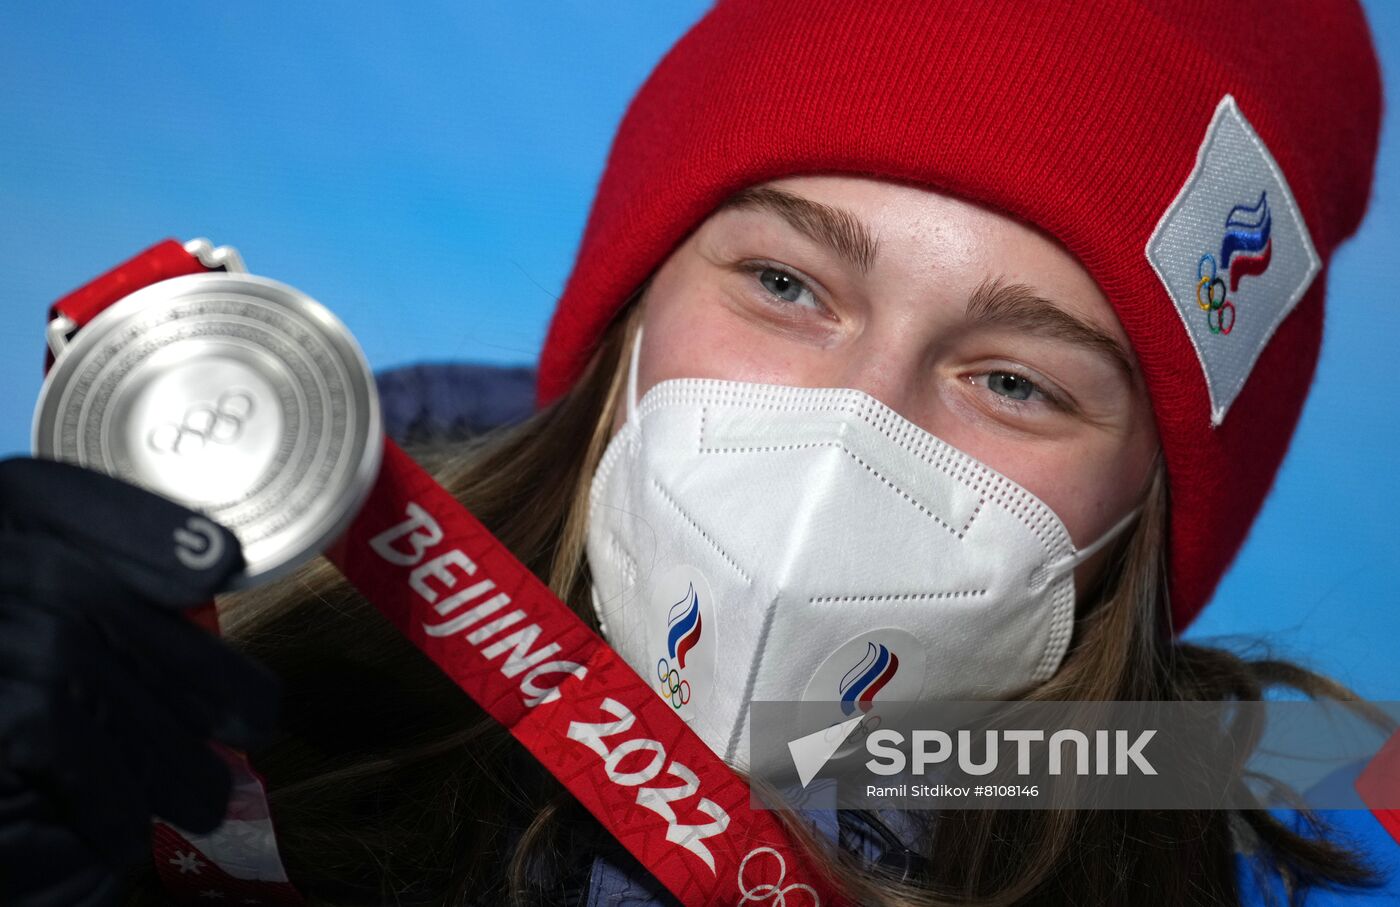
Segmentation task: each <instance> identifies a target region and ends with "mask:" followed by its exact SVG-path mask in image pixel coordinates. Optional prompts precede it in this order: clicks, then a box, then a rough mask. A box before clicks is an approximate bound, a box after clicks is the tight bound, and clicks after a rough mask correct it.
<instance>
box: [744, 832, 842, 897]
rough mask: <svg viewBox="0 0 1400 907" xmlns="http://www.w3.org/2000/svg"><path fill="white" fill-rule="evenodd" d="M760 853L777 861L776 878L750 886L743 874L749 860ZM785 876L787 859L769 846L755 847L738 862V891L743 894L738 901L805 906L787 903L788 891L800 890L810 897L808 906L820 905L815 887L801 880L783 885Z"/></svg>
mask: <svg viewBox="0 0 1400 907" xmlns="http://www.w3.org/2000/svg"><path fill="white" fill-rule="evenodd" d="M760 854H767V855H770V856H772V857H773V859H775V860H777V861H778V878H777V879H776V880H775V881H773V882H763V883H761V884H758V885H753V886H750V885H749V884H748V879H747V878H746V876H745V870H747V869H748V866H749V861H750V860H752V859H753V858H754V857H756V856H759V855H760ZM786 878H787V861H786V860H784V859H783V855H782V854H780V853H778V852H777V851H776V850H774V849H773V848H771V847H755V848H754V849H753V850H751V851H749V852H748V853H747V854H746V855H745V856H744V860H743V862H742V863H740V864H739V878H738V883H739V893H740V894H741V895H743V897H742V898H740V899H739V903H740V904H761V903H765V902H769V903H770V904H771V907H807V905H805V904H803V905H799V904H796V903H794V904H791V905H789V904H788V899H787V896H788V892H790V891H801V892H804V893H805V894H806V895H807V897H809V898H811V901H810V907H821V903H822V899H821V898H820V897H818V896H817V892H816V889H814V888H813V887H812V886H811V885H805V884H803V883H801V882H793V883H792V884H791V885H786V886H784V885H783V880H784V879H786Z"/></svg>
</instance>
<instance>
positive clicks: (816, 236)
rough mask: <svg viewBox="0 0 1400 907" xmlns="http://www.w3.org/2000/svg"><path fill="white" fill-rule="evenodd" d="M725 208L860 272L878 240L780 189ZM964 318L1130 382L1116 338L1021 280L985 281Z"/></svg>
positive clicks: (858, 224) (830, 210)
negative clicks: (1094, 360)
mask: <svg viewBox="0 0 1400 907" xmlns="http://www.w3.org/2000/svg"><path fill="white" fill-rule="evenodd" d="M727 208H745V209H749V210H755V211H766V212H769V213H771V214H775V215H777V216H779V217H781V218H782V219H783V220H785V221H787V223H788V224H789V225H790V226H791V227H792V228H793V229H795V230H797V231H798V232H800V233H802V234H803V235H805V236H806V237H807V238H808V239H811V240H812V241H813V242H816V243H819V244H820V245H823V246H826V247H827V248H829V249H831V250H832V251H833V252H835V253H836V254H837V255H840V256H841V257H842V258H845V259H846V260H847V261H849V262H850V263H851V264H853V265H855V266H856V267H857V268H859V269H860V271H861V273H862V274H865V273H868V272H869V270H870V268H871V267H872V266H873V265H874V264H875V257H876V255H878V254H879V243H878V241H877V240H876V239H875V237H874V236H873V235H871V233H870V231H869V229H868V228H867V227H866V226H865V224H864V223H863V222H862V221H861V220H860V218H858V217H855V216H854V215H852V214H851V213H850V212H848V211H843V210H841V209H840V208H834V207H832V206H830V205H824V204H822V203H821V202H816V201H813V200H811V199H809V198H803V197H802V196H800V195H795V194H793V193H791V192H785V191H784V190H782V189H776V188H774V187H772V186H750V187H748V188H746V189H742V190H740V191H739V192H736V193H735V194H734V195H731V196H730V197H729V198H727V199H725V201H724V202H723V203H722V204H721V205H720V206H719V210H721V211H723V210H725V209H727ZM966 316H967V318H968V319H969V320H971V321H975V322H978V323H980V324H986V325H999V326H1002V327H1011V328H1015V329H1017V330H1020V331H1024V332H1026V333H1030V334H1038V335H1040V336H1042V337H1049V338H1051V339H1053V340H1061V341H1064V342H1067V343H1072V344H1074V345H1076V346H1081V347H1084V348H1086V349H1088V350H1089V351H1090V352H1092V353H1094V354H1095V355H1098V356H1103V357H1106V358H1108V359H1109V360H1110V361H1112V363H1113V364H1114V365H1115V366H1116V367H1117V368H1118V369H1119V370H1120V371H1121V372H1122V373H1123V376H1124V378H1126V379H1127V380H1128V383H1129V384H1131V383H1133V365H1132V359H1130V358H1129V357H1128V354H1127V353H1126V352H1124V350H1123V347H1122V346H1121V345H1120V344H1119V343H1118V341H1117V340H1115V339H1114V338H1113V337H1112V336H1110V335H1109V334H1106V333H1104V332H1103V331H1101V330H1100V329H1099V328H1097V327H1095V326H1093V325H1092V324H1089V323H1088V322H1086V321H1082V320H1080V319H1079V318H1076V317H1075V316H1074V315H1071V314H1070V313H1069V312H1068V311H1067V310H1065V309H1064V308H1062V307H1060V306H1058V305H1056V304H1055V303H1053V302H1051V301H1050V300H1048V299H1046V298H1044V297H1042V296H1040V295H1038V294H1037V293H1036V292H1035V291H1034V290H1032V289H1031V288H1030V287H1028V286H1026V285H1025V284H1019V283H1014V284H1004V283H1002V282H1001V281H1000V280H987V281H984V282H983V283H982V285H981V286H979V287H978V288H977V290H976V291H975V292H974V293H973V294H972V297H971V298H970V299H969V300H968V303H967V310H966Z"/></svg>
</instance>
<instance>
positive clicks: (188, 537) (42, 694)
mask: <svg viewBox="0 0 1400 907" xmlns="http://www.w3.org/2000/svg"><path fill="white" fill-rule="evenodd" d="M242 567H243V554H242V551H241V548H240V546H239V543H238V539H237V537H235V536H234V535H233V533H231V532H229V531H228V530H227V529H225V528H224V527H222V526H219V525H218V524H216V523H214V522H213V521H211V520H209V519H207V518H205V517H203V516H202V515H200V514H198V513H197V512H195V511H193V510H189V509H187V508H185V507H183V506H181V505H179V504H176V503H175V502H173V501H171V500H169V499H167V498H164V497H161V496H159V495H156V494H153V493H151V492H148V491H146V490H144V489H141V488H138V487H137V486H135V485H132V484H129V483H127V482H123V481H120V480H118V479H115V478H112V477H110V476H107V475H104V474H101V473H98V472H95V471H93V470H89V469H83V468H80V467H77V466H72V465H69V464H66V463H60V462H56V461H52V460H40V459H32V458H28V457H15V458H11V459H7V460H3V461H0V903H2V904H5V905H8V907H40V905H43V907H49V905H55V907H56V905H60V904H61V905H64V907H73V905H82V907H94V905H108V904H113V903H115V902H116V900H117V898H118V896H119V895H120V893H121V892H120V891H119V880H120V878H121V876H122V875H123V874H124V873H125V871H126V870H128V869H130V868H131V867H132V866H134V865H136V864H139V863H141V862H142V861H148V860H150V859H151V850H150V846H151V817H152V816H153V815H155V816H160V817H161V818H164V819H168V820H169V821H171V822H172V823H174V824H175V825H178V826H180V827H181V828H184V829H187V830H190V831H195V832H207V831H210V830H212V829H213V828H215V827H217V826H218V825H219V823H220V822H221V821H222V819H223V816H224V808H225V806H226V805H227V803H228V798H229V794H230V788H231V784H232V782H231V779H230V775H229V770H228V767H227V766H226V765H225V764H224V762H223V761H222V760H221V759H220V758H219V757H218V756H217V755H216V754H215V753H214V752H213V751H212V750H211V749H210V748H209V746H208V744H207V742H206V741H207V740H208V739H209V738H211V737H212V738H217V739H218V740H222V741H224V742H225V743H228V744H229V745H231V746H234V747H238V748H242V749H248V748H252V747H256V746H258V745H260V744H261V743H262V742H264V741H265V740H266V739H267V737H268V736H270V734H271V732H272V728H273V724H274V721H275V717H276V707H277V699H278V695H279V692H280V688H279V684H278V681H277V678H276V676H275V675H274V674H272V673H271V672H270V671H268V670H267V669H266V668H263V667H262V666H260V665H258V664H256V663H255V662H253V661H251V660H250V659H248V658H247V657H246V656H243V655H241V654H240V653H238V652H236V651H234V650H233V649H232V648H230V647H229V646H228V644H227V643H225V642H223V641H221V640H219V639H217V638H216V637H214V636H213V635H212V634H210V633H208V632H206V631H204V630H202V629H200V628H199V627H197V626H195V625H194V624H193V623H191V622H190V621H189V620H188V619H187V618H186V617H184V616H183V615H182V614H181V611H182V610H184V609H187V608H188V607H190V606H193V605H197V604H200V603H201V602H204V601H207V600H208V599H209V598H210V597H211V596H212V595H213V594H214V593H215V592H218V591H221V590H222V589H223V588H224V586H225V585H226V583H227V582H228V580H229V578H230V577H232V576H233V575H234V574H236V573H237V572H238V571H239V570H241V569H242Z"/></svg>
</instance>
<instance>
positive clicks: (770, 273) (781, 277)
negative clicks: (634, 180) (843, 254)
mask: <svg viewBox="0 0 1400 907" xmlns="http://www.w3.org/2000/svg"><path fill="white" fill-rule="evenodd" d="M753 270H754V271H755V272H757V274H758V282H759V283H760V284H762V285H763V288H764V289H765V290H767V291H768V292H769V293H771V294H773V295H774V296H776V297H778V298H779V299H781V300H782V301H783V302H787V303H791V304H793V305H802V306H805V307H808V308H814V309H815V308H820V304H819V303H818V302H817V297H816V296H815V295H813V293H812V291H811V290H810V289H808V288H807V285H806V284H804V283H803V282H802V281H800V280H798V279H797V278H796V277H793V276H792V275H791V274H789V273H788V272H786V271H784V270H781V269H779V268H772V267H766V266H762V265H760V266H757V267H755V268H754V269H753ZM804 295H805V296H806V297H807V301H806V302H800V301H799V300H801V299H802V297H803V296H804Z"/></svg>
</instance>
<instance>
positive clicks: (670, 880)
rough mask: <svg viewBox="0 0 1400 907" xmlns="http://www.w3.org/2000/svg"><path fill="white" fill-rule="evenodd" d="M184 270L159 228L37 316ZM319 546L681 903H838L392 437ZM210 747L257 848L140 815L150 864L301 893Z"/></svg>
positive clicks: (247, 797)
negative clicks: (152, 823) (371, 479)
mask: <svg viewBox="0 0 1400 907" xmlns="http://www.w3.org/2000/svg"><path fill="white" fill-rule="evenodd" d="M172 247H173V249H172ZM176 251H178V253H179V255H183V256H184V257H185V258H187V259H189V261H188V262H186V261H183V260H181V259H180V258H179V255H176V254H174V253H175V252H176ZM190 262H193V267H190ZM182 268H189V270H181V269H182ZM202 269H203V266H202V265H200V264H199V262H198V260H197V259H194V258H193V256H190V255H189V254H188V253H186V252H185V250H184V249H183V247H181V246H180V245H179V244H178V243H176V242H174V241H173V240H169V241H166V242H164V243H161V244H159V245H157V246H154V247H152V248H151V249H148V250H147V251H146V252H144V253H142V254H141V255H138V256H136V258H134V259H132V260H131V261H129V262H127V263H126V264H125V265H122V266H121V267H119V268H117V269H115V270H113V271H111V272H109V273H108V274H105V275H103V276H102V277H101V278H98V280H97V281H94V282H93V283H92V284H89V285H88V286H87V287H84V288H83V289H81V290H79V291H77V292H75V293H73V294H70V295H69V296H68V297H65V298H64V299H63V300H60V301H59V302H58V303H57V304H55V306H54V313H56V314H63V315H67V316H68V317H70V318H73V319H74V321H75V322H78V323H79V324H81V323H85V322H86V320H87V319H89V318H91V317H92V316H93V315H95V314H96V313H97V312H98V311H100V310H101V309H102V308H105V307H106V305H109V304H111V303H112V302H115V301H116V299H118V298H120V297H121V296H124V295H126V294H128V293H131V292H133V291H134V290H136V289H138V288H139V287H140V286H142V285H144V283H143V282H142V281H145V282H153V281H155V280H162V279H165V278H166V277H171V276H177V275H179V274H185V273H193V272H195V271H198V270H202ZM80 316H82V317H80ZM325 554H326V557H327V558H328V559H329V560H330V561H331V562H332V563H333V564H335V566H336V567H337V568H338V569H339V570H340V571H341V573H343V574H344V575H345V577H346V578H347V579H348V580H349V581H350V582H351V583H352V584H353V585H354V586H355V587H356V589H358V590H359V591H360V593H361V594H363V595H364V596H365V597H366V598H367V599H368V600H369V601H371V602H372V603H373V604H374V605H375V606H376V607H377V608H378V609H379V610H380V611H381V612H382V613H383V614H384V615H385V616H386V617H387V618H388V619H389V620H390V621H391V622H392V623H393V624H394V626H396V627H397V628H398V629H399V631H400V632H402V633H403V634H404V635H405V636H407V637H408V638H409V639H410V640H411V641H412V642H413V643H414V644H415V645H417V646H418V647H419V648H420V649H421V650H422V651H423V652H424V654H426V655H427V656H428V657H429V658H431V659H432V660H433V661H434V662H435V663H436V664H437V665H438V667H439V668H441V669H442V670H443V672H444V673H446V674H447V675H448V676H449V677H450V678H451V679H452V680H453V681H454V682H455V683H456V684H457V685H458V686H459V687H461V688H462V690H464V691H465V692H466V693H467V694H468V695H470V696H471V697H472V698H473V699H474V700H475V701H476V702H477V703H478V704H479V705H480V706H481V707H482V708H483V709H484V710H485V711H486V712H488V713H489V714H490V715H491V716H492V718H494V719H495V720H496V721H498V722H500V723H501V724H502V725H504V726H505V727H506V728H507V729H508V730H509V731H510V733H511V734H512V735H513V736H514V737H515V738H516V739H517V740H519V741H520V742H521V743H522V744H524V746H525V747H526V748H527V749H528V750H529V751H530V752H531V753H532V754H533V755H534V756H535V758H536V759H538V760H539V761H540V763H541V764H542V765H543V766H544V767H545V768H547V769H548V770H549V771H550V773H551V774H553V775H554V777H555V778H557V779H558V780H559V781H560V783H561V784H563V785H564V786H565V787H566V788H568V789H569V791H570V792H571V793H572V794H573V795H574V796H575V797H576V798H577V799H578V800H579V802H581V803H582V804H583V805H584V806H585V807H587V808H588V810H589V811H590V812H592V813H593V815H594V816H595V817H597V819H598V820H599V821H600V822H601V823H602V824H603V826H604V827H605V828H607V830H608V831H609V833H611V834H612V835H613V836H614V837H615V838H616V839H617V840H618V841H619V842H620V843H621V844H622V845H623V846H624V847H626V848H627V849H628V850H629V851H631V853H632V854H633V855H634V856H636V857H637V859H638V860H639V861H641V863H642V865H644V866H645V867H646V868H647V870H648V871H649V872H651V874H652V875H653V876H655V877H656V879H657V880H658V881H660V882H661V883H662V884H663V885H665V886H666V888H667V889H669V890H670V891H671V892H672V893H673V894H674V895H675V896H676V897H677V898H678V899H679V900H680V901H681V902H682V903H684V904H687V905H700V904H725V905H733V904H741V903H755V904H763V903H772V904H775V905H776V904H786V905H789V907H808V905H812V907H819V905H834V904H838V903H842V902H843V901H842V900H841V899H840V898H839V896H838V895H837V893H836V892H835V890H834V889H833V888H832V882H831V881H830V880H829V879H828V878H827V877H826V876H825V875H824V874H823V873H822V872H820V871H819V870H818V868H817V867H815V866H814V865H812V863H811V861H809V860H808V858H807V857H806V855H805V854H804V853H802V852H801V851H800V850H799V849H798V848H796V847H795V846H794V845H793V844H792V842H791V841H790V839H789V838H788V836H787V834H786V831H785V830H784V828H783V827H782V825H781V824H780V823H779V822H778V821H777V819H776V818H775V817H774V815H773V814H772V813H769V812H765V811H761V810H755V809H753V808H752V807H751V806H750V805H749V789H748V785H747V784H746V783H745V782H744V780H743V779H741V778H740V777H739V776H737V775H736V774H735V773H734V772H733V771H732V770H731V769H730V768H729V767H728V766H727V765H725V764H724V762H723V761H722V760H721V759H720V758H719V757H718V756H716V755H715V754H714V753H713V752H712V751H711V750H710V749H709V747H707V746H706V745H705V744H704V742H703V741H701V740H700V738H699V737H698V736H696V734H695V733H694V732H693V731H692V730H691V729H690V727H689V726H688V725H687V724H686V723H685V721H684V720H683V719H682V718H681V717H680V716H679V715H677V714H676V712H675V711H674V710H673V709H671V708H670V707H669V706H668V705H667V704H666V703H665V702H664V701H663V700H662V699H661V698H660V697H659V696H658V695H657V693H656V692H655V691H653V690H652V689H651V687H650V686H649V685H648V684H647V683H646V682H645V681H644V680H643V679H642V678H641V677H640V676H638V675H637V673H636V672H634V671H633V670H632V668H631V667H629V666H628V665H627V663H626V662H624V661H623V660H622V658H621V657H620V656H619V655H618V654H617V653H616V652H615V651H614V650H613V649H612V648H611V647H610V646H608V645H607V643H606V642H604V641H603V639H602V638H601V637H599V636H598V635H597V634H596V633H594V632H593V631H592V630H591V629H589V627H588V626H587V625H586V624H584V622H583V621H582V620H581V619H580V618H579V617H578V615H577V614H575V613H574V612H573V611H572V610H571V609H570V608H569V607H568V606H567V605H565V604H564V603H563V602H562V601H560V600H559V599H558V598H557V597H556V596H555V595H554V594H553V593H552V592H551V591H550V590H549V588H548V587H547V586H546V585H545V584H544V583H543V582H542V581H540V579H539V578H537V577H536V576H535V575H534V574H532V573H531V572H530V571H529V570H528V569H526V567H525V566H524V565H523V564H522V563H520V561H518V560H517V559H516V558H515V556H514V555H512V554H511V553H510V551H509V550H508V549H507V548H506V547H505V545H504V544H502V543H501V542H500V541H499V540H498V539H497V538H496V537H495V536H494V535H492V533H491V532H490V530H488V529H487V528H486V527H485V526H484V525H482V524H481V522H480V521H478V520H477V519H476V518H475V517H474V516H472V515H471V514H470V513H469V512H468V511H467V510H466V508H464V507H463V506H462V505H461V504H460V503H459V502H458V501H457V500H456V499H455V498H454V497H453V496H452V495H451V494H450V493H448V492H447V491H446V490H445V489H443V488H442V486H441V485H439V484H438V483H437V481H436V480H434V479H433V477H432V476H430V475H429V474H428V473H427V472H426V471H424V470H423V469H422V467H420V466H419V465H418V464H417V463H415V462H414V461H413V459H412V458H411V457H409V456H408V455H407V454H406V453H404V452H403V450H401V449H400V448H399V447H398V445H397V444H395V443H394V442H393V441H392V440H390V439H388V438H385V439H384V459H383V465H382V467H381V469H380V472H379V475H378V477H377V478H376V480H375V483H374V485H373V487H372V488H371V490H370V493H369V497H368V499H367V500H366V502H365V504H364V506H363V507H362V508H361V510H360V511H359V513H358V514H357V515H356V516H355V519H354V521H353V522H352V523H351V525H350V527H349V529H347V530H346V532H345V533H344V534H342V535H341V537H340V538H338V539H337V540H336V541H335V542H333V543H332V544H331V546H330V547H329V548H328V549H327V551H326V552H325ZM206 613H207V612H206ZM226 757H227V758H229V760H230V764H231V765H233V766H234V767H235V790H236V795H235V803H234V805H233V807H231V813H232V812H233V811H234V810H235V809H236V810H237V811H239V812H240V813H241V818H239V819H237V821H239V822H242V823H243V826H244V827H243V828H242V829H241V830H242V831H244V832H245V835H244V837H245V838H250V839H253V840H254V842H255V843H259V844H260V845H261V846H262V848H263V850H262V853H261V856H258V855H257V854H255V853H249V854H247V855H245V856H244V858H243V860H242V863H241V864H240V866H239V867H237V868H238V870H239V871H238V875H239V876H246V875H248V874H250V873H251V874H256V875H257V878H239V877H236V876H235V875H234V874H231V873H228V872H226V870H227V869H228V868H234V867H229V866H228V865H227V863H226V862H225V861H224V859H223V858H219V859H215V860H211V859H210V857H214V856H216V855H215V854H214V853H212V852H211V851H210V848H211V847H215V846H220V847H221V846H223V845H221V844H219V843H218V839H219V837H220V834H221V832H223V831H224V830H225V829H226V828H228V827H229V826H230V825H232V824H233V823H234V821H235V816H233V815H232V814H231V815H230V818H229V820H228V821H226V822H225V825H224V826H221V828H220V830H218V831H216V832H215V833H214V834H213V835H211V836H193V835H184V834H182V833H181V832H179V830H178V829H175V828H173V827H172V826H170V825H168V824H167V823H163V822H159V821H157V824H156V833H155V852H156V861H157V870H158V871H159V872H160V873H161V876H162V879H163V880H164V881H165V882H166V883H167V887H168V888H169V889H170V890H171V891H172V893H179V895H180V896H181V897H182V899H188V901H189V902H191V903H208V900H207V899H208V898H210V897H217V896H219V895H210V894H207V893H205V892H206V890H212V891H220V890H221V889H220V887H219V886H216V885H211V884H210V883H211V882H215V881H217V882H220V883H222V885H223V889H222V890H223V891H227V893H228V894H229V895H234V894H238V895H244V896H245V897H244V900H243V902H244V903H252V902H255V901H253V900H249V898H257V899H259V900H258V901H257V902H261V903H278V904H296V903H301V900H300V897H299V896H298V895H297V894H296V892H295V890H294V889H293V888H292V887H291V885H290V883H289V882H288V881H287V879H286V875H285V873H284V872H282V867H281V861H280V859H279V858H278V857H277V855H276V845H275V843H274V839H273V837H272V831H271V820H270V816H269V815H268V811H267V809H266V798H265V789H264V786H263V785H262V783H261V778H259V777H257V776H256V773H255V772H252V770H251V767H249V766H248V765H247V760H246V757H243V756H242V755H241V754H236V753H226ZM240 765H241V766H242V767H243V768H245V769H246V774H245V775H243V776H240V774H239V766H240ZM249 776H251V778H252V779H254V780H256V782H257V787H256V790H254V789H253V788H251V787H250V786H249V785H248V784H247V783H246V782H247V781H248V778H249ZM240 796H241V799H240ZM252 849H253V850H256V848H252ZM211 862H212V863H214V865H212V866H203V865H201V866H196V864H207V863H211ZM210 870H215V871H218V870H225V871H224V872H223V873H222V875H224V876H227V878H218V879H214V878H213V877H212V876H214V875H218V874H219V873H218V872H210ZM206 873H209V874H208V875H206ZM195 877H200V880H199V881H196V880H195ZM249 886H252V887H251V888H250V887H249ZM250 892H255V893H250ZM789 898H791V900H789Z"/></svg>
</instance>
